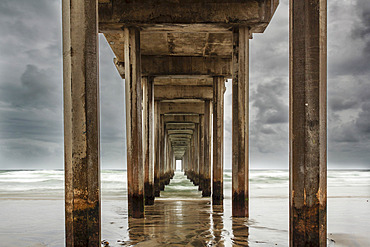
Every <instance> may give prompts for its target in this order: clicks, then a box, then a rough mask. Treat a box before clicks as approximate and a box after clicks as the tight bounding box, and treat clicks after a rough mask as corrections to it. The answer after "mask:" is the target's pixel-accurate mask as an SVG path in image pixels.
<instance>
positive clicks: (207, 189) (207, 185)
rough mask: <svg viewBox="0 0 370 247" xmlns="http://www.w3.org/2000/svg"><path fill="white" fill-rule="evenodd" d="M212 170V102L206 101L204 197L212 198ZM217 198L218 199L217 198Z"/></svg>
mask: <svg viewBox="0 0 370 247" xmlns="http://www.w3.org/2000/svg"><path fill="white" fill-rule="evenodd" d="M211 170H212V165H211V101H210V100H206V101H205V103H204V170H203V171H204V173H203V174H204V180H203V191H202V196H203V197H209V196H211ZM213 179H214V178H213ZM213 186H215V184H214V183H213ZM216 187H217V186H216ZM214 189H215V187H213V194H214V195H216V194H215V190H214ZM216 190H217V189H216ZM216 192H217V191H216ZM217 193H218V192H217ZM215 198H217V196H216V197H215Z"/></svg>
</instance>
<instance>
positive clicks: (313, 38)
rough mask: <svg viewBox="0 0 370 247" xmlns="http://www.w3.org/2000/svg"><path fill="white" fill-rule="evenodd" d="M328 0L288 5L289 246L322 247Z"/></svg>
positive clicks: (325, 164)
mask: <svg viewBox="0 0 370 247" xmlns="http://www.w3.org/2000/svg"><path fill="white" fill-rule="evenodd" d="M326 15H327V10H326V1H325V0H313V1H290V64H289V65H290V68H289V70H290V79H289V80H290V91H289V95H290V103H289V104H290V107H289V114H290V116H289V122H290V124H289V132H290V133H289V146H290V181H289V182H290V246H326V244H327V241H326V239H327V219H326V201H327V190H326V189H327V188H326V186H327V185H326V176H327V174H326V166H327V160H326V131H327V127H326V109H327V108H326V105H327V103H326V94H327V90H326V76H327V74H326V73H327V72H326V71H327V68H326V63H327V62H326V56H327V54H326V50H327V48H326V32H327V31H326V25H327V24H326Z"/></svg>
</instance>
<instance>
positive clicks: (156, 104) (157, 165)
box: [154, 101, 161, 197]
mask: <svg viewBox="0 0 370 247" xmlns="http://www.w3.org/2000/svg"><path fill="white" fill-rule="evenodd" d="M154 108H155V109H154V110H155V114H154V118H155V140H154V142H155V147H154V151H155V163H154V195H155V196H156V197H158V196H160V191H161V190H160V163H161V159H160V157H161V156H160V151H161V150H160V142H161V141H160V114H159V102H158V101H155V102H154Z"/></svg>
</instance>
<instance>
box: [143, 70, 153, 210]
mask: <svg viewBox="0 0 370 247" xmlns="http://www.w3.org/2000/svg"><path fill="white" fill-rule="evenodd" d="M142 83H143V117H144V120H143V123H144V124H143V133H144V136H143V140H144V142H143V143H144V145H143V148H144V195H145V205H153V204H154V83H153V78H152V77H143V80H142Z"/></svg>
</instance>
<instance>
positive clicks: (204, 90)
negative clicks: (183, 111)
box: [154, 85, 212, 100]
mask: <svg viewBox="0 0 370 247" xmlns="http://www.w3.org/2000/svg"><path fill="white" fill-rule="evenodd" d="M154 96H155V99H156V100H176V99H201V100H202V99H212V87H207V86H180V85H171V86H155V94H154Z"/></svg>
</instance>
